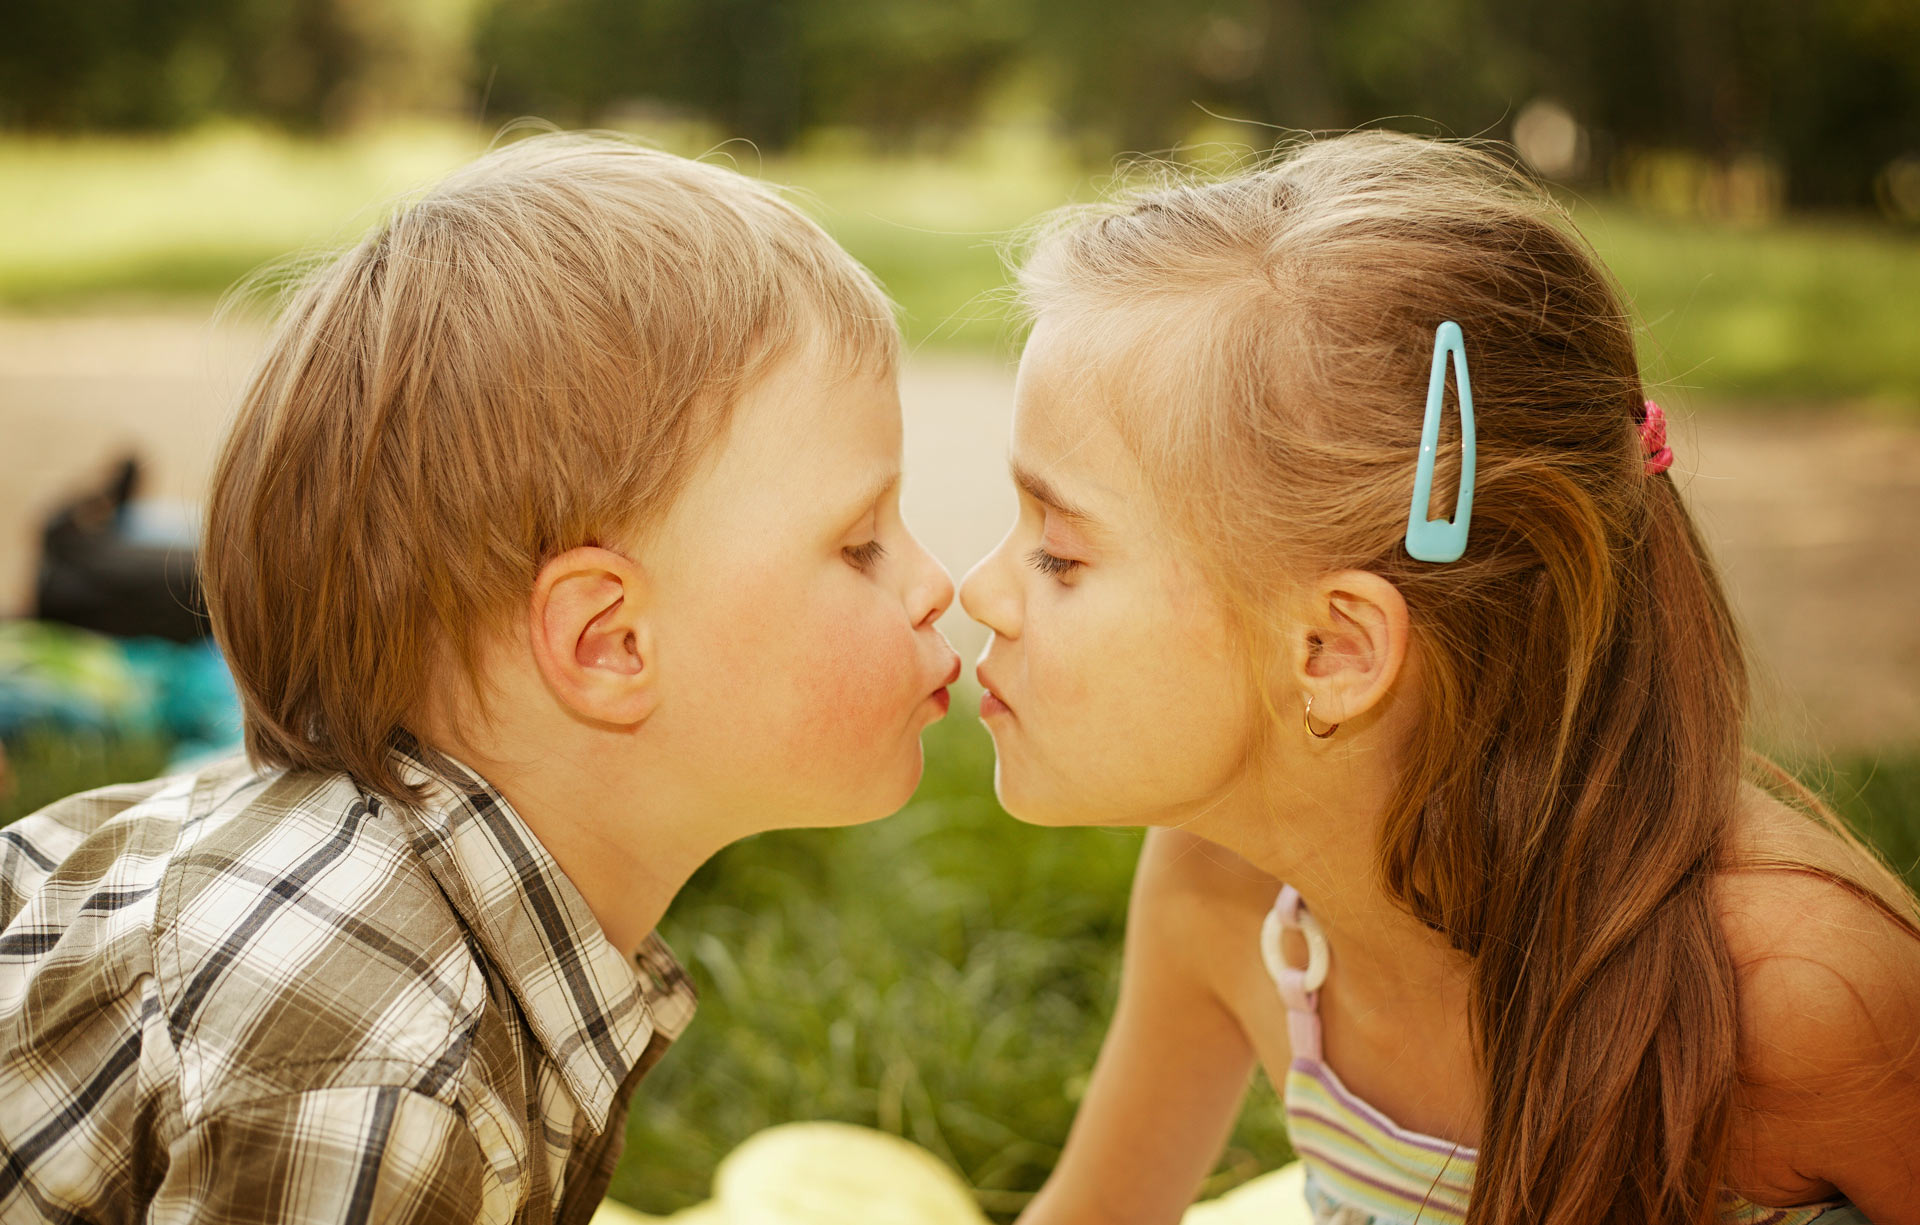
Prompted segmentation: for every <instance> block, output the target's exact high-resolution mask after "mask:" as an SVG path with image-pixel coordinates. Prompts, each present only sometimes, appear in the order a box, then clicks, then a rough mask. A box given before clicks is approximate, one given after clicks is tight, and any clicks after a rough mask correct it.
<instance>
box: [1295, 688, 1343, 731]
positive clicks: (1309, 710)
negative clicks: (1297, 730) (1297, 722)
mask: <svg viewBox="0 0 1920 1225" xmlns="http://www.w3.org/2000/svg"><path fill="white" fill-rule="evenodd" d="M1302 717H1303V718H1304V719H1305V721H1306V724H1307V735H1309V736H1312V737H1313V738H1314V739H1315V740H1330V739H1332V738H1333V734H1334V733H1335V732H1337V731H1339V730H1340V725H1339V724H1338V723H1330V724H1328V725H1327V730H1326V731H1324V732H1316V731H1314V730H1313V695H1312V694H1308V695H1307V712H1306V714H1305V715H1304V716H1302Z"/></svg>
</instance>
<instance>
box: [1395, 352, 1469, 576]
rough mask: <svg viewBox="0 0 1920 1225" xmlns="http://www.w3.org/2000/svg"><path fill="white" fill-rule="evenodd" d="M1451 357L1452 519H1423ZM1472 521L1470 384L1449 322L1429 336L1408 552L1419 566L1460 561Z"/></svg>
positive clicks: (1409, 513)
mask: <svg viewBox="0 0 1920 1225" xmlns="http://www.w3.org/2000/svg"><path fill="white" fill-rule="evenodd" d="M1449 353H1451V354H1452V355H1453V379H1454V382H1456V383H1458V384H1459V385H1460V493H1459V496H1458V497H1456V498H1455V499H1454V504H1453V518H1451V519H1429V518H1427V504H1428V503H1429V502H1430V501H1431V500H1432V498H1433V458H1434V452H1435V451H1437V450H1438V449H1439V447H1440V410H1441V408H1443V407H1444V406H1445V404H1446V398H1447V355H1448V354H1449ZM1472 518H1473V384H1472V383H1470V382H1469V381H1468V380H1467V341H1466V337H1465V336H1463V335H1461V332H1460V325H1459V324H1457V323H1455V322H1453V320H1451V319H1449V320H1447V321H1446V322H1445V323H1443V324H1441V325H1440V326H1439V327H1438V328H1436V329H1435V330H1434V333H1433V373H1432V374H1431V375H1430V376H1429V377H1428V379H1427V419H1426V423H1425V424H1424V425H1422V426H1421V427H1420V466H1419V468H1418V469H1417V470H1416V471H1415V472H1414V477H1413V505H1412V506H1411V507H1410V508H1409V509H1408V511H1407V552H1409V553H1411V554H1412V555H1413V556H1414V557H1415V558H1417V559H1419V560H1420V561H1440V562H1445V561H1459V560H1460V556H1461V554H1463V553H1465V552H1466V551H1467V524H1468V522H1469V521H1471V520H1472Z"/></svg>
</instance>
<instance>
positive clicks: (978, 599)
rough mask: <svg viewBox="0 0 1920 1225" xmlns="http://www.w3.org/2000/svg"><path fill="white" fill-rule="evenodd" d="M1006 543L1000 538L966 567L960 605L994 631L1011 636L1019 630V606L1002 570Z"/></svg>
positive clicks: (961, 584) (1002, 635) (1003, 636)
mask: <svg viewBox="0 0 1920 1225" xmlns="http://www.w3.org/2000/svg"><path fill="white" fill-rule="evenodd" d="M1006 544H1007V542H1006V541H1005V540H1002V541H1001V542H1000V544H999V545H998V546H996V547H995V548H994V550H993V552H991V553H989V554H987V555H986V556H985V557H983V558H981V559H980V560H979V561H978V562H976V563H974V567H973V569H971V570H969V571H967V576H966V578H965V579H963V580H962V581H961V583H960V607H961V608H963V609H965V610H966V614H967V616H969V617H971V618H973V619H974V620H975V621H978V622H979V623H980V624H982V625H984V626H986V627H987V628H988V629H990V630H992V631H993V632H994V633H995V634H997V635H999V636H1000V637H1002V638H1011V637H1014V636H1016V633H1017V630H1018V617H1017V612H1018V609H1017V601H1016V600H1015V599H1014V592H1013V589H1012V586H1011V585H1010V584H1008V583H1007V581H1006V578H1005V575H1004V573H1003V572H1002V566H1001V562H1002V555H1003V554H1004V553H1005V551H1006Z"/></svg>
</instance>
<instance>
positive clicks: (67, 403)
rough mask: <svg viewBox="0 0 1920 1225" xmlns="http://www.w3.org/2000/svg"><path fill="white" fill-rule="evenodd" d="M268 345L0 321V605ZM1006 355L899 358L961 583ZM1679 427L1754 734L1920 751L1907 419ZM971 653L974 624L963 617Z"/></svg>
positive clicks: (152, 327)
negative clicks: (1731, 611)
mask: <svg viewBox="0 0 1920 1225" xmlns="http://www.w3.org/2000/svg"><path fill="white" fill-rule="evenodd" d="M260 341H261V332H260V330H259V329H258V328H257V327H256V326H253V325H249V324H244V323H234V322H227V323H217V322H214V321H212V320H210V319H209V318H208V316H207V314H206V313H205V312H202V311H186V310H182V311H174V312H142V313H137V314H136V313H122V314H94V315H88V316H81V317H65V318H63V317H21V316H4V315H0V613H13V612H25V611H26V610H27V606H28V603H29V601H30V593H31V589H32V572H33V565H34V558H35V550H36V544H35V532H36V528H37V525H38V523H39V521H40V516H41V515H42V514H43V512H44V511H45V510H46V509H47V508H48V507H49V506H51V505H53V504H55V503H57V502H58V501H59V500H61V499H62V498H63V497H65V496H68V495H69V494H71V493H72V492H73V491H74V490H76V489H78V488H82V487H85V486H86V485H87V484H89V483H90V482H92V481H93V480H95V479H96V478H97V476H98V475H99V474H100V473H101V472H102V471H103V470H104V469H105V467H106V465H107V464H108V462H109V461H110V460H111V459H112V458H113V457H115V456H116V455H119V454H122V453H125V452H127V451H134V452H137V453H138V454H140V455H141V456H142V457H143V458H144V459H145V460H146V461H147V466H148V472H149V476H150V480H149V483H148V487H147V489H146V493H147V494H148V496H152V497H158V498H163V499H170V500H180V501H188V502H190V501H193V500H195V499H197V498H198V496H199V493H200V490H201V487H202V485H203V483H204V482H205V480H206V477H207V473H208V469H209V466H210V464H211V460H212V456H213V452H214V449H215V446H216V444H217V441H218V438H219V433H220V429H221V426H222V423H223V422H224V420H225V418H226V415H227V411H228V408H229V406H230V404H231V403H232V400H233V397H234V395H235V393H236V391H237V389H238V387H239V386H240V384H241V382H242V381H243V379H244V377H245V374H246V371H247V368H248V365H249V363H250V362H251V361H252V359H253V357H254V356H255V353H256V352H257V349H258V347H259V344H260ZM1012 386H1013V378H1012V371H1011V369H1010V368H1009V367H1008V366H1007V364H1006V363H1004V362H1001V361H996V360H993V359H990V358H984V357H979V356H969V355H958V354H950V353H943V352H938V351H935V352H930V353H920V354H916V355H914V356H913V357H912V358H911V360H910V361H909V363H908V366H907V370H906V375H905V378H904V382H903V388H902V398H903V401H904V403H905V406H906V414H907V486H906V490H907V492H906V495H905V496H906V508H907V514H908V517H909V520H910V521H911V522H912V523H913V525H914V527H915V528H916V530H918V531H919V532H920V534H921V537H922V539H923V540H925V541H926V543H927V544H928V546H929V547H930V548H931V549H933V551H934V552H935V554H936V555H937V556H939V557H940V558H941V559H942V560H944V561H945V562H946V563H947V565H948V566H949V568H950V569H952V570H953V572H954V574H955V576H956V577H958V575H959V574H961V573H962V572H963V571H964V570H965V568H966V567H967V566H969V565H971V564H972V563H973V561H974V560H976V559H977V558H979V557H980V556H981V555H982V554H983V553H985V552H986V551H987V550H988V549H989V548H991V547H992V545H993V543H994V542H995V541H996V540H998V539H999V537H1000V535H1001V533H1002V532H1003V531H1004V529H1005V527H1006V525H1007V523H1008V522H1009V520H1010V518H1011V515H1012V508H1013V498H1012V495H1011V493H1010V492H1009V489H1008V486H1007V482H1006V479H1005V454H1006V437H1007V425H1008V421H1009V417H1010V412H1011V400H1012ZM1668 409H1669V413H1670V415H1671V417H1672V418H1673V419H1674V422H1675V424H1674V426H1673V445H1674V450H1675V453H1676V454H1677V456H1678V461H1677V463H1676V468H1675V471H1676V473H1681V474H1682V476H1681V479H1682V482H1683V484H1684V486H1685V488H1686V489H1687V491H1688V494H1689V496H1690V498H1691V499H1692V501H1693V504H1694V506H1695V508H1696V510H1697V512H1698V514H1699V516H1700V521H1701V523H1702V525H1703V528H1704V530H1705V532H1706V535H1707V537H1708V539H1709V541H1710V542H1711V543H1712V546H1713V548H1714V550H1715V552H1716V554H1717V556H1718V557H1719V559H1720V561H1721V563H1722V565H1723V567H1724V569H1725V573H1726V575H1727V579H1728V582H1729V584H1730V586H1731V589H1732V591H1733V595H1734V600H1735V603H1736V606H1737V608H1738V610H1739V613H1740V615H1741V617H1742V618H1743V620H1744V622H1745V624H1746V626H1747V628H1748V630H1749V632H1750V636H1751V642H1752V646H1753V652H1754V655H1755V657H1756V662H1757V665H1758V668H1757V671H1758V673H1759V677H1760V681H1761V689H1760V714H1759V717H1758V726H1757V731H1758V734H1759V735H1760V737H1761V738H1762V739H1763V740H1764V741H1766V742H1767V743H1770V744H1773V745H1776V746H1782V745H1784V746H1797V747H1802V748H1808V749H1817V750H1821V751H1827V752H1847V751H1856V750H1862V749H1875V748H1893V747H1911V746H1913V745H1914V744H1916V743H1920V615H1916V613H1920V543H1916V542H1920V425H1916V424H1915V423H1912V422H1901V421H1898V420H1894V419H1890V418H1884V417H1871V416H1865V415H1860V414H1857V413H1847V412H1841V411H1829V412H1819V411H1812V410H1809V411H1806V412H1797V413H1788V412H1782V411H1779V410H1768V411H1766V412H1735V411H1731V410H1729V409H1726V408H1718V409H1708V410H1701V411H1699V412H1697V413H1689V412H1688V411H1687V407H1686V406H1685V405H1684V404H1672V403H1670V404H1669V405H1668ZM947 629H948V633H949V635H950V636H951V637H952V638H953V639H954V641H955V643H956V645H958V646H959V647H960V648H961V650H962V652H963V653H966V654H968V655H969V656H971V655H972V654H974V653H976V652H977V651H978V650H979V648H980V646H981V644H982V641H983V634H982V631H980V630H979V628H978V627H977V626H974V625H972V624H971V623H970V622H967V621H966V620H965V619H964V618H963V617H961V616H960V615H959V614H958V611H957V610H956V611H955V613H953V614H951V615H950V616H949V618H948V621H947Z"/></svg>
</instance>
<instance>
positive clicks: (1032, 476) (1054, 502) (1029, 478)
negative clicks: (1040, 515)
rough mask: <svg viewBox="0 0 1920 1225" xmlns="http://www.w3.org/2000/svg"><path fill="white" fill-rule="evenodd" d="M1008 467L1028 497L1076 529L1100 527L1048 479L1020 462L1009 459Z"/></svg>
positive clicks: (1014, 481)
mask: <svg viewBox="0 0 1920 1225" xmlns="http://www.w3.org/2000/svg"><path fill="white" fill-rule="evenodd" d="M1007 467H1008V469H1009V470H1011V471H1012V473H1013V483H1014V484H1016V485H1018V486H1019V487H1020V488H1021V489H1022V490H1023V491H1024V492H1025V493H1026V495H1027V496H1028V497H1030V498H1032V499H1033V500H1034V501H1036V502H1038V503H1040V504H1041V505H1042V506H1044V507H1046V508H1047V509H1048V510H1051V511H1053V512H1054V513H1055V514H1057V515H1059V516H1060V517H1061V518H1062V519H1065V520H1066V521H1067V522H1068V523H1071V524H1073V525H1074V526H1075V527H1089V528H1090V527H1098V526H1099V521H1098V520H1097V519H1095V518H1094V517H1093V516H1092V515H1090V514H1088V513H1087V512H1086V511H1084V510H1081V509H1080V508H1079V507H1077V506H1075V505H1074V504H1073V503H1071V502H1069V501H1067V500H1066V499H1065V498H1064V497H1062V496H1061V495H1060V491H1059V490H1057V489H1055V488H1054V487H1053V486H1052V485H1051V484H1049V483H1048V481H1047V479H1046V478H1045V477H1043V476H1041V475H1040V474H1039V473H1038V472H1035V471H1033V470H1032V469H1030V468H1024V467H1022V466H1021V465H1020V461H1018V460H1016V459H1011V458H1010V459H1008V460H1007Z"/></svg>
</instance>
